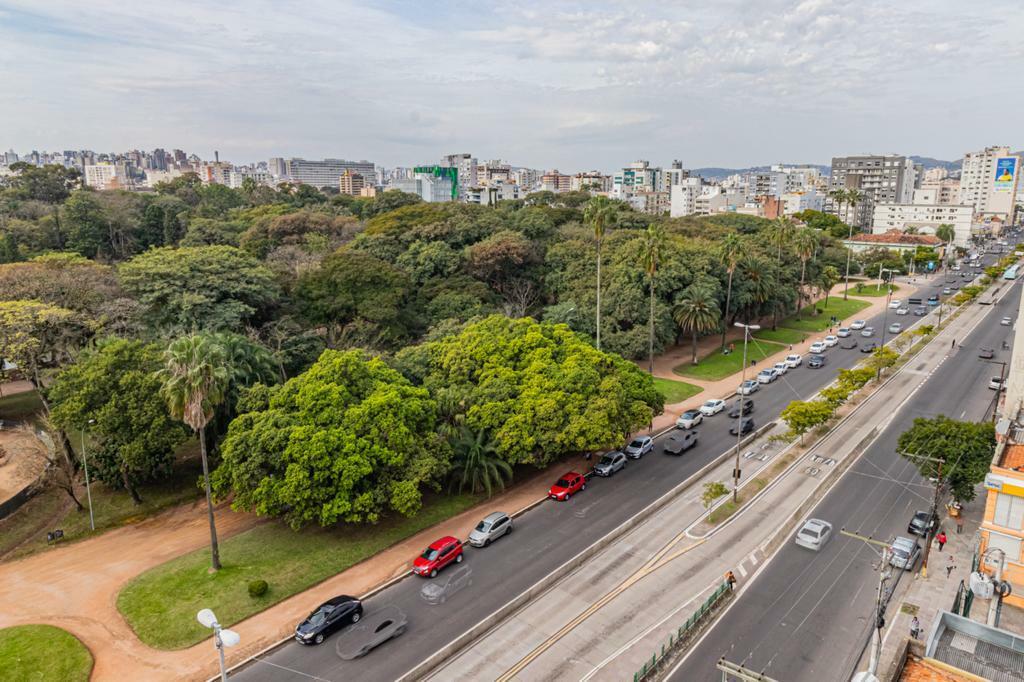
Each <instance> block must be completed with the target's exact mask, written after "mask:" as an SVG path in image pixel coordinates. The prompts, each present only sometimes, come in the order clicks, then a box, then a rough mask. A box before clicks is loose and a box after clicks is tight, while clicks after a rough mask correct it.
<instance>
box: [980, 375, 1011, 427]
mask: <svg viewBox="0 0 1024 682" xmlns="http://www.w3.org/2000/svg"><path fill="white" fill-rule="evenodd" d="M982 362H987V363H988V364H990V365H999V388H997V389H996V397H994V398H992V423H993V424H995V423H996V419H997V417H998V413H999V396H1000V395H1002V393H1003V382H1004V381H1006V363H1005V362H1002V361H1000V360H982Z"/></svg>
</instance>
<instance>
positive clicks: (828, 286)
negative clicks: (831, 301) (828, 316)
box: [818, 265, 842, 308]
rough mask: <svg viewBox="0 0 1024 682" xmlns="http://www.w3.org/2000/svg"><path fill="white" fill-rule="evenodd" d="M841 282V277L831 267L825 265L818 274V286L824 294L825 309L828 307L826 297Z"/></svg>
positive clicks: (833, 267) (837, 271)
mask: <svg viewBox="0 0 1024 682" xmlns="http://www.w3.org/2000/svg"><path fill="white" fill-rule="evenodd" d="M841 280H842V276H841V275H840V274H839V270H837V269H836V268H835V266H833V265H826V266H825V267H823V268H822V269H821V270H820V271H819V272H818V286H820V287H821V289H822V291H824V292H825V307H826V308H827V307H828V296H829V293H830V292H831V291H832V287H834V286H835V285H837V284H839V282H840V281H841Z"/></svg>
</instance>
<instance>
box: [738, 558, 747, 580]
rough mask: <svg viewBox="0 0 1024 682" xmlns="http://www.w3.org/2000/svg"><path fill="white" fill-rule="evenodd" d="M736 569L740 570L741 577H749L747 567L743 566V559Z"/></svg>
mask: <svg viewBox="0 0 1024 682" xmlns="http://www.w3.org/2000/svg"><path fill="white" fill-rule="evenodd" d="M736 570H737V571H739V572H740V577H741V578H746V577H747V569H745V568H743V562H742V561H741V562H740V565H739V566H737V567H736Z"/></svg>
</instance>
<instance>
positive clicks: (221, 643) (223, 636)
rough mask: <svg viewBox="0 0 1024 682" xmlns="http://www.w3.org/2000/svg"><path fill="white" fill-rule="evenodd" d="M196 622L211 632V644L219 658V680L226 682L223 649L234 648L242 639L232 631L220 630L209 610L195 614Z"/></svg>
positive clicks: (226, 674)
mask: <svg viewBox="0 0 1024 682" xmlns="http://www.w3.org/2000/svg"><path fill="white" fill-rule="evenodd" d="M196 620H198V621H199V622H200V623H201V624H202V625H203V627H208V628H211V629H212V630H213V644H214V646H216V647H217V656H218V657H219V658H220V679H221V682H227V679H228V673H227V669H226V668H225V667H224V647H226V646H235V645H236V644H238V643H239V642H240V641H242V638H241V637H239V636H238V633H237V632H235V631H234V630H228V629H226V628H222V627H221V626H220V623H218V622H217V616H215V615H213V611H211V610H210V609H203V610H202V611H200V612H199V613H198V614H196Z"/></svg>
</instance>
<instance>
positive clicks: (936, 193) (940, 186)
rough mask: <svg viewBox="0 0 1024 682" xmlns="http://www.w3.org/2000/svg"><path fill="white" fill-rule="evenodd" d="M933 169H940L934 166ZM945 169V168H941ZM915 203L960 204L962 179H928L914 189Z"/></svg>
mask: <svg viewBox="0 0 1024 682" xmlns="http://www.w3.org/2000/svg"><path fill="white" fill-rule="evenodd" d="M932 170H939V169H935V168H933V169H932ZM941 170H945V169H941ZM914 203H915V204H944V205H945V204H959V203H960V181H959V180H954V179H953V178H943V179H941V180H926V181H925V182H922V183H921V187H920V189H915V190H914Z"/></svg>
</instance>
